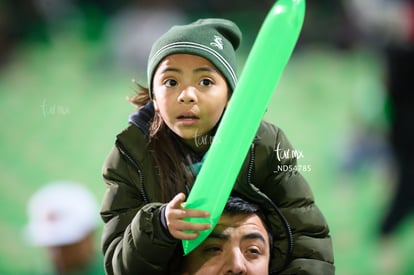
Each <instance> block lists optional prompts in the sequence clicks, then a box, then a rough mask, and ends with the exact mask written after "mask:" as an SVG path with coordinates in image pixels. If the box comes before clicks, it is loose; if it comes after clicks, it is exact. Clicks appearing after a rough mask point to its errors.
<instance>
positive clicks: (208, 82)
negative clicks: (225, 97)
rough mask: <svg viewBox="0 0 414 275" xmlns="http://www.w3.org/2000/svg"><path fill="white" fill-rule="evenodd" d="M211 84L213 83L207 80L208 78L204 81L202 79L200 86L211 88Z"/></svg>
mask: <svg viewBox="0 0 414 275" xmlns="http://www.w3.org/2000/svg"><path fill="white" fill-rule="evenodd" d="M212 84H213V81H211V80H210V79H208V78H205V79H202V80H201V81H200V85H201V86H211V85H212Z"/></svg>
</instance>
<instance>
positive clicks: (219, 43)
mask: <svg viewBox="0 0 414 275" xmlns="http://www.w3.org/2000/svg"><path fill="white" fill-rule="evenodd" d="M210 45H211V46H215V47H217V48H219V49H220V50H222V49H223V39H222V38H221V37H220V36H218V35H214V42H211V43H210Z"/></svg>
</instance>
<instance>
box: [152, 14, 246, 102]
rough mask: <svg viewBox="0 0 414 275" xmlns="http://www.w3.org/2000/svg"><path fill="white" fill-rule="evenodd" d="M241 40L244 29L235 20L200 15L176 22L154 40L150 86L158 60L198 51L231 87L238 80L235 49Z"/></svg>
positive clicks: (232, 87)
mask: <svg viewBox="0 0 414 275" xmlns="http://www.w3.org/2000/svg"><path fill="white" fill-rule="evenodd" d="M240 42H241V32H240V29H239V28H238V27H237V25H236V24H234V23H233V22H232V21H229V20H226V19H219V18H208V19H199V20H197V21H195V22H193V23H191V24H188V25H177V26H173V27H172V28H171V29H170V30H169V31H167V32H166V33H165V34H164V35H162V36H161V37H160V38H159V39H158V40H157V41H155V42H154V44H153V46H152V49H151V52H150V55H149V59H148V71H147V74H148V88H149V93H150V97H151V98H152V82H153V78H154V73H155V70H156V69H157V67H158V64H159V63H160V62H161V61H162V60H163V59H164V58H165V57H167V56H169V55H172V54H178V53H181V54H194V55H198V56H201V57H204V58H206V59H207V60H209V61H210V62H211V63H212V64H213V65H214V66H216V68H217V69H218V70H219V71H220V72H221V73H222V74H223V76H224V77H225V79H226V80H227V83H228V84H229V86H230V88H231V90H232V91H233V90H234V88H235V86H236V82H237V73H236V67H237V64H236V53H235V50H236V49H237V48H238V47H239V45H240Z"/></svg>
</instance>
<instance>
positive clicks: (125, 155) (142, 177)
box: [115, 140, 150, 204]
mask: <svg viewBox="0 0 414 275" xmlns="http://www.w3.org/2000/svg"><path fill="white" fill-rule="evenodd" d="M115 144H116V147H117V148H118V150H119V152H121V154H122V155H123V156H124V157H125V158H126V159H127V160H128V161H129V162H130V163H131V164H132V166H134V168H135V170H136V171H137V172H138V176H139V179H140V187H141V188H140V193H141V196H142V198H143V200H144V202H145V203H146V204H147V203H149V202H150V201H149V199H148V195H147V193H146V191H145V186H144V174H143V173H142V170H141V168H140V167H139V165H138V163H136V162H135V161H134V160H133V159H132V157H131V156H130V155H129V154H128V152H127V151H126V150H125V148H124V146H123V145H122V144H121V143H120V142H119V141H118V140H117V141H116V142H115Z"/></svg>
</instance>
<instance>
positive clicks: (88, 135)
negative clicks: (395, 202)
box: [0, 1, 414, 275]
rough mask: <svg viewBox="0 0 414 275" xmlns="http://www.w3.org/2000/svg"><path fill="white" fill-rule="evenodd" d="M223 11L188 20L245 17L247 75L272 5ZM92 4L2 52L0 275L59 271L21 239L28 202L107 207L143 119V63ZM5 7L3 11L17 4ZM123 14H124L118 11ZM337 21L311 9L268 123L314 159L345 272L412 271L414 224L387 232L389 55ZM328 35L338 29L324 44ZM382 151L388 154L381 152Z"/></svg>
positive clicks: (313, 179) (319, 198)
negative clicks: (111, 183) (121, 141)
mask: <svg viewBox="0 0 414 275" xmlns="http://www.w3.org/2000/svg"><path fill="white" fill-rule="evenodd" d="M92 2H93V1H92ZM137 2H140V1H137ZM142 2H146V1H142ZM155 2H157V1H155ZM160 2H163V1H160ZM164 2H169V1H164ZM171 2H172V1H171ZM209 2H211V3H213V4H214V3H215V1H209ZM322 2H323V1H322ZM88 3H89V2H88ZM194 3H199V2H198V1H194ZM243 3H244V1H243ZM324 3H328V2H327V1H326V2H324ZM164 4H165V3H164ZM213 4H211V6H209V9H202V8H200V7H199V6H198V5H196V4H193V6H191V8H192V9H193V10H191V9H188V10H184V11H183V13H182V14H180V16H181V15H183V17H179V19H180V20H186V21H188V20H190V19H192V18H196V17H198V16H207V15H208V16H225V17H228V18H231V19H233V20H235V21H236V23H238V24H239V25H240V26H241V29H242V31H243V33H245V41H244V44H243V47H242V48H241V50H240V52H239V56H240V68H242V66H243V62H244V58H245V57H246V56H247V53H248V50H249V48H250V46H251V44H252V42H253V40H254V36H255V33H256V31H257V29H258V26H259V25H260V24H261V22H262V19H263V17H264V15H265V14H266V12H267V8H268V7H269V6H270V3H269V2H265V4H263V5H260V6H258V5H256V6H255V7H256V8H255V9H247V8H245V7H244V6H242V8H244V9H242V8H240V9H238V10H236V11H235V10H234V9H231V8H229V7H227V9H226V7H221V9H218V8H215V6H214V5H213ZM137 6H138V7H139V5H137ZM93 7H94V6H93V5H92V4H89V5H84V6H82V9H80V8H79V9H75V11H76V12H72V13H69V15H66V14H65V16H63V15H62V18H64V19H62V20H59V21H53V18H52V19H50V18H49V19H48V20H49V21H48V20H44V21H40V22H41V23H39V24H32V25H30V24H29V25H30V27H29V28H28V30H26V32H23V31H22V30H20V29H17V33H18V34H21V37H22V38H21V39H20V40H19V41H17V39H16V40H14V41H12V43H11V44H10V45H6V46H4V45H3V47H2V48H1V49H2V50H3V51H2V59H1V60H2V65H1V67H0V116H1V117H2V120H1V121H2V127H1V130H0V131H1V132H0V141H1V143H0V152H1V157H0V175H1V176H0V177H1V187H2V188H1V189H2V192H1V193H0V209H1V211H0V236H1V237H0V238H1V245H0V274H35V273H36V274H42V272H43V271H44V270H47V269H48V268H49V267H48V261H47V258H46V255H45V253H44V251H43V250H42V249H40V248H34V247H31V246H29V245H28V244H27V243H26V242H25V240H24V238H23V235H22V234H23V233H22V232H23V228H24V226H25V224H26V222H27V214H26V204H27V202H28V199H29V198H30V196H31V194H33V192H34V191H35V190H37V189H38V188H39V187H40V186H42V185H44V184H46V183H48V182H51V181H55V180H60V179H62V180H65V179H68V180H75V181H78V182H81V183H83V184H85V185H86V186H87V187H89V188H90V189H91V190H92V191H93V192H94V193H95V194H96V197H97V199H98V200H100V199H101V197H102V195H103V192H104V191H105V186H104V183H103V181H102V179H101V166H102V163H103V160H104V159H105V157H106V155H107V153H108V152H109V150H110V148H111V146H112V144H113V142H114V138H115V135H116V134H117V133H118V132H119V131H121V130H122V129H123V128H124V127H125V126H126V125H127V118H128V115H129V114H130V113H131V112H132V111H133V110H134V108H133V106H132V105H130V104H129V103H128V102H127V100H126V97H127V96H130V95H132V94H133V93H134V84H133V83H132V81H131V80H132V79H137V80H138V81H140V82H143V81H145V74H144V73H145V64H143V63H142V62H141V63H140V62H138V59H139V57H138V56H128V51H126V53H125V52H122V51H121V50H119V49H120V48H122V47H123V46H127V44H128V41H129V40H128V39H127V38H130V36H129V35H128V34H125V35H124V36H122V35H120V36H119V37H117V36H116V35H115V34H120V32H121V31H122V30H123V28H122V23H121V24H120V26H121V27H120V28H119V29H116V28H115V31H112V32H108V31H106V30H108V28H109V27H110V24H109V22H110V21H109V18H110V16H109V15H108V12H105V10H102V9H97V8H93ZM146 7H147V6H146ZM0 8H2V10H1V11H2V12H0V14H5V12H6V10H5V8H9V7H8V6H7V5H5V4H2V5H0ZM49 8H50V7H49ZM109 8H111V7H109ZM109 8H108V9H109ZM187 8H188V7H187ZM113 9H114V10H117V11H119V10H121V9H120V4H119V3H118V5H116V7H113ZM137 9H138V10H139V8H137ZM337 12H338V11H337V9H336V7H332V6H329V5H327V6H324V5H320V6H317V5H310V4H309V8H308V11H307V17H306V19H305V26H304V32H303V33H302V36H301V40H300V43H299V44H298V47H297V48H296V50H295V52H294V54H293V56H292V59H291V60H290V62H289V64H288V66H287V68H286V71H285V73H284V75H283V77H282V79H281V82H280V84H279V86H278V89H277V91H276V92H275V94H274V96H273V98H272V101H271V104H270V106H269V108H268V111H267V113H266V115H265V119H267V120H269V121H271V122H273V123H275V124H277V125H278V126H280V127H281V128H282V129H283V130H284V131H285V132H286V134H287V135H288V137H289V138H290V140H291V142H292V143H293V145H294V146H295V147H296V149H297V150H300V151H301V152H302V153H303V155H304V157H303V158H301V159H300V164H302V165H306V166H307V167H310V168H311V169H310V171H304V172H303V174H304V176H305V178H306V179H307V180H308V181H309V183H310V185H311V186H312V188H313V191H314V194H315V198H316V203H317V204H318V205H319V207H320V208H321V210H322V212H323V213H324V214H325V216H326V218H327V221H328V223H329V225H330V228H331V233H332V239H333V244H334V250H335V265H336V268H337V274H340V275H342V274H352V275H353V274H414V261H413V259H412V255H411V252H412V247H413V242H414V236H413V234H412V233H411V232H412V228H413V220H412V219H408V220H406V221H405V222H404V223H403V224H401V226H399V228H398V230H397V232H396V234H394V235H393V237H392V239H382V238H381V237H380V236H379V235H378V231H379V225H380V223H381V219H382V218H383V216H384V215H385V213H386V211H387V206H388V202H389V200H390V198H391V197H390V196H391V194H392V191H393V184H394V173H393V166H392V158H391V157H390V153H389V150H388V149H387V143H386V135H387V116H386V114H387V112H386V110H387V98H386V96H385V93H386V92H385V91H384V88H383V86H382V84H383V66H382V58H381V55H380V54H379V53H378V52H376V51H373V50H372V49H371V48H369V47H366V46H365V45H364V44H358V43H356V44H352V45H351V43H350V41H349V39H350V38H349V33H348V32H349V30H348V32H347V31H343V25H341V22H342V21H341V17H339V19H338V17H337V16H338V13H337ZM152 16H156V13H154V14H153V15H152ZM132 18H134V17H132ZM154 18H157V17H154ZM21 19H22V18H21ZM14 20H17V21H18V20H19V18H17V19H16V18H14ZM54 20H56V19H54ZM12 21H13V20H12ZM35 22H39V21H35ZM56 22H59V23H56ZM117 22H118V24H119V22H124V21H122V20H118V21H117ZM26 23H27V22H26ZM167 23H168V22H167ZM342 23H343V22H342ZM22 24H23V23H22ZM329 24H330V25H329ZM6 25H7V24H6ZM114 25H116V24H114ZM150 26H153V25H150ZM320 26H329V28H328V29H327V30H326V33H325V35H322V34H321V32H320ZM112 27H113V25H112ZM147 28H149V27H147ZM15 30H16V29H15ZM131 30H132V33H133V32H134V28H132V29H131ZM149 30H150V31H151V30H152V29H151V28H149ZM341 30H342V31H341ZM157 31H158V29H157ZM6 33H7V32H6ZM23 33H24V34H23ZM3 34H4V33H3ZM5 37H8V36H5ZM114 37H116V39H115V40H116V41H117V42H118V43H119V44H117V43H114V40H113V39H114ZM9 38H10V37H9ZM111 39H112V40H111ZM123 39H124V40H126V41H125V42H123ZM144 40H146V36H145V35H144V36H141V35H140V36H138V38H137V40H131V41H135V42H136V43H137V44H136V46H139V45H141V44H143V42H144ZM131 41H130V42H131ZM146 42H148V41H146ZM137 51H138V52H140V54H142V55H143V56H146V55H147V54H148V48H145V47H143V48H141V49H135V50H133V51H132V52H137ZM134 58H136V59H134ZM135 60H137V62H135ZM258 92H259V91H254V93H258ZM256 96H259V95H258V94H257V95H256ZM367 141H368V142H367ZM374 141H375V142H374ZM364 142H367V143H364ZM364 144H368V145H364ZM369 145H372V147H373V148H371V147H370V146H369ZM370 148H371V149H370ZM375 149H378V150H379V151H380V153H379V154H376V155H375V154H373V151H375ZM378 150H377V151H378ZM98 243H99V238H97V245H99V244H98Z"/></svg>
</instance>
